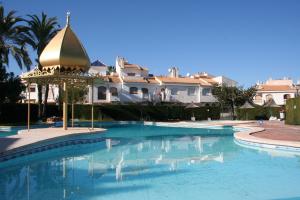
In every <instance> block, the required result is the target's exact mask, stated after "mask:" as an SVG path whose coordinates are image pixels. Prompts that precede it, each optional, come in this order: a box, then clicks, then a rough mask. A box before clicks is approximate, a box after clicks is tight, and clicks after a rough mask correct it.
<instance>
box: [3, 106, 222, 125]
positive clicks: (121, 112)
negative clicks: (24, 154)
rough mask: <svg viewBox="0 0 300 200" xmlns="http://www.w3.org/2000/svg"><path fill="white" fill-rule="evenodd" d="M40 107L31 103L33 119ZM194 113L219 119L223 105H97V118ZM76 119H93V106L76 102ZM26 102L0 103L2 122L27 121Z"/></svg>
mask: <svg viewBox="0 0 300 200" xmlns="http://www.w3.org/2000/svg"><path fill="white" fill-rule="evenodd" d="M37 113H38V106H37V105H36V104H31V121H32V122H36V121H37V120H38V119H37ZM192 114H194V116H195V117H196V120H207V118H208V117H209V118H211V119H219V118H220V108H219V107H212V106H205V107H199V108H193V109H185V106H184V105H171V104H170V105H168V104H161V105H141V104H130V105H121V104H118V105H116V104H102V105H95V106H94V119H95V120H97V121H102V120H105V121H107V120H124V121H130V120H135V121H138V120H149V121H150V120H151V121H176V120H190V119H191V116H192ZM51 116H62V112H61V110H59V108H58V106H56V105H48V106H47V117H51ZM68 116H69V118H70V117H71V105H69V108H68ZM74 118H77V119H80V120H90V119H91V105H86V104H85V105H75V106H74ZM26 121H27V104H2V105H0V124H6V123H26Z"/></svg>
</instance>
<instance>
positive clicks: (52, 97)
mask: <svg viewBox="0 0 300 200" xmlns="http://www.w3.org/2000/svg"><path fill="white" fill-rule="evenodd" d="M115 66H116V67H115V72H110V73H109V72H108V67H107V66H106V65H105V64H103V63H102V62H100V61H99V60H96V61H95V62H93V63H92V64H91V68H90V69H89V73H91V74H94V75H98V76H99V77H100V78H101V79H102V80H104V81H99V82H97V80H96V81H95V82H94V87H93V90H94V92H93V94H94V96H93V97H92V88H91V87H90V88H89V93H88V95H87V101H86V102H88V103H91V102H92V98H93V101H94V103H96V104H97V103H116V102H117V103H137V102H180V103H192V102H194V103H204V104H206V103H214V102H216V99H215V98H214V97H213V95H212V86H213V85H214V84H226V85H229V86H236V85H237V82H236V81H233V80H231V79H229V78H226V77H224V76H217V77H215V76H212V75H209V74H207V73H197V74H194V75H192V76H185V77H183V76H180V75H179V69H178V68H177V67H172V68H171V69H169V74H168V75H167V76H154V75H152V74H149V70H148V69H147V68H145V67H142V66H140V65H137V64H131V63H129V62H128V61H127V60H126V59H125V58H122V57H117V59H116V65H115ZM30 88H35V89H30V90H31V94H30V97H31V98H30V99H31V101H32V102H37V99H38V98H37V86H36V85H31V87H30ZM58 93H59V92H58V87H57V86H54V85H50V90H49V99H48V102H49V103H56V101H57V99H58ZM24 95H25V96H26V97H27V95H28V92H26V93H25V94H24ZM43 97H44V95H43Z"/></svg>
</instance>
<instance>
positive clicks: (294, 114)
mask: <svg viewBox="0 0 300 200" xmlns="http://www.w3.org/2000/svg"><path fill="white" fill-rule="evenodd" d="M285 123H286V124H291V125H300V97H297V98H291V99H288V100H287V102H286V119H285Z"/></svg>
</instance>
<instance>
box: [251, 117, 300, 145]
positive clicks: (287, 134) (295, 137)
mask: <svg viewBox="0 0 300 200" xmlns="http://www.w3.org/2000/svg"><path fill="white" fill-rule="evenodd" d="M261 127H262V128H264V129H265V130H264V131H262V132H258V133H253V134H251V135H252V136H255V137H260V138H266V139H272V140H284V141H297V142H300V126H294V125H285V124H284V122H280V121H265V122H264V123H263V125H262V126H261Z"/></svg>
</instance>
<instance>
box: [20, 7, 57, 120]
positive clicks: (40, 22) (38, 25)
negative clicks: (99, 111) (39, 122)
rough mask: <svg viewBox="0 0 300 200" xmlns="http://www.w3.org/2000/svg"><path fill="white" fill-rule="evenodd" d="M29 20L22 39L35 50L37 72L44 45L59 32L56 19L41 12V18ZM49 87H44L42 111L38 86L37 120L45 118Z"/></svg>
mask: <svg viewBox="0 0 300 200" xmlns="http://www.w3.org/2000/svg"><path fill="white" fill-rule="evenodd" d="M28 17H29V20H26V22H27V27H26V28H27V31H26V34H25V37H24V41H25V42H26V43H28V44H29V45H31V47H32V48H33V49H34V50H36V53H37V58H36V60H37V62H38V68H39V70H42V65H41V64H40V63H39V57H40V55H41V54H42V52H43V50H44V48H45V47H46V45H47V44H48V43H49V42H50V40H51V39H52V38H53V37H54V36H55V35H56V33H57V31H58V30H59V25H58V22H57V18H56V17H47V15H46V14H45V13H43V12H42V15H41V17H39V16H37V15H28ZM48 93H49V85H48V84H47V85H46V89H45V96H44V105H43V109H42V106H41V105H42V85H38V106H39V112H38V115H39V118H41V117H42V116H46V106H47V100H48Z"/></svg>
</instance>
